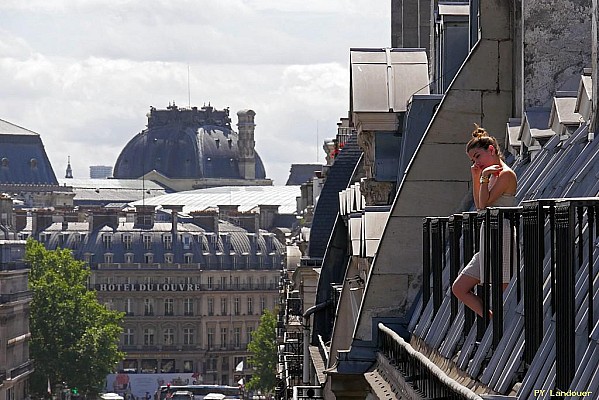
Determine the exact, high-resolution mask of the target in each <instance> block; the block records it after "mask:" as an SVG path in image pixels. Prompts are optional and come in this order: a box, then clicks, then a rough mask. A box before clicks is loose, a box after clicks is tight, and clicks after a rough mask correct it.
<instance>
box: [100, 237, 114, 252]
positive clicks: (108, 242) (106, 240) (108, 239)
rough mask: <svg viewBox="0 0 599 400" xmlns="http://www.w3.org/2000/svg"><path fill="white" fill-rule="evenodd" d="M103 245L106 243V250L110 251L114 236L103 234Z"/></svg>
mask: <svg viewBox="0 0 599 400" xmlns="http://www.w3.org/2000/svg"><path fill="white" fill-rule="evenodd" d="M102 243H104V249H106V250H108V249H111V248H112V235H110V234H107V233H105V234H103V235H102Z"/></svg>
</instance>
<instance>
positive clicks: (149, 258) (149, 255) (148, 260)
mask: <svg viewBox="0 0 599 400" xmlns="http://www.w3.org/2000/svg"><path fill="white" fill-rule="evenodd" d="M144 262H145V263H146V264H152V263H153V262H154V254H152V253H146V254H144Z"/></svg>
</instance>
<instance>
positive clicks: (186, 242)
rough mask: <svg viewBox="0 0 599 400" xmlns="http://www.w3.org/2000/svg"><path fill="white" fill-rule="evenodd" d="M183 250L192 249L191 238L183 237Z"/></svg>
mask: <svg viewBox="0 0 599 400" xmlns="http://www.w3.org/2000/svg"><path fill="white" fill-rule="evenodd" d="M183 248H184V249H185V250H189V249H190V248H191V236H189V235H183Z"/></svg>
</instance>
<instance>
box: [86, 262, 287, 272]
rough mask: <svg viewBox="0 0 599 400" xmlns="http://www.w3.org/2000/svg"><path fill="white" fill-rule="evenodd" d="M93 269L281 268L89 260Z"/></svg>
mask: <svg viewBox="0 0 599 400" xmlns="http://www.w3.org/2000/svg"><path fill="white" fill-rule="evenodd" d="M88 265H89V266H90V267H91V269H93V270H115V269H161V270H163V269H164V270H203V271H268V270H279V269H280V261H275V262H274V263H271V262H264V263H262V264H260V263H248V264H244V263H238V264H237V265H220V263H217V262H215V263H161V262H151V263H98V262H88Z"/></svg>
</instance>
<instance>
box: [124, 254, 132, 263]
mask: <svg viewBox="0 0 599 400" xmlns="http://www.w3.org/2000/svg"><path fill="white" fill-rule="evenodd" d="M124 257H125V264H133V253H125V256H124Z"/></svg>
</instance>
